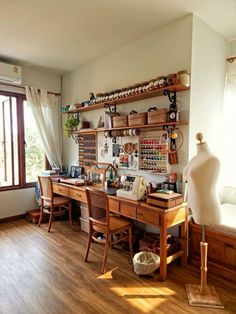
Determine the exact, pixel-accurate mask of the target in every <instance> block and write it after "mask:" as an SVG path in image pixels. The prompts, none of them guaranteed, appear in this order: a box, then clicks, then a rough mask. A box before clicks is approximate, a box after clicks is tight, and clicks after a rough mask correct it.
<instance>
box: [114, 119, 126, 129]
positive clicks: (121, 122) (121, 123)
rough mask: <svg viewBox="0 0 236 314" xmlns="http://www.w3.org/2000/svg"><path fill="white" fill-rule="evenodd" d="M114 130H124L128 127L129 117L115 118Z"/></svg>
mask: <svg viewBox="0 0 236 314" xmlns="http://www.w3.org/2000/svg"><path fill="white" fill-rule="evenodd" d="M112 119H113V128H122V127H125V126H128V119H127V116H116V117H113V118H112Z"/></svg>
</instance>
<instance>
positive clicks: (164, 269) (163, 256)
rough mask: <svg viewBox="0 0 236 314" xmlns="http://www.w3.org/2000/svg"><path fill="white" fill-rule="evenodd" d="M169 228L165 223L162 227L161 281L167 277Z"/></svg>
mask: <svg viewBox="0 0 236 314" xmlns="http://www.w3.org/2000/svg"><path fill="white" fill-rule="evenodd" d="M166 259H167V228H166V226H165V221H163V222H162V223H161V226H160V281H164V280H166V277H167V261H166Z"/></svg>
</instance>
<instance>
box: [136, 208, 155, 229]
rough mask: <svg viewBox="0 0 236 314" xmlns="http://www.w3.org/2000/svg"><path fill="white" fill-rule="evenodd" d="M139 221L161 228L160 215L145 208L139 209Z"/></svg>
mask: <svg viewBox="0 0 236 314" xmlns="http://www.w3.org/2000/svg"><path fill="white" fill-rule="evenodd" d="M137 220H139V221H142V222H145V223H148V224H151V225H155V226H159V220H160V219H159V214H158V213H155V212H152V211H150V210H147V209H144V208H138V210H137Z"/></svg>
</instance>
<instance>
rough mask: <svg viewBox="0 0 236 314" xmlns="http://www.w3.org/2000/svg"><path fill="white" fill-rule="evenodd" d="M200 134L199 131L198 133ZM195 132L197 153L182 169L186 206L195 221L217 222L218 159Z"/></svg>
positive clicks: (202, 222)
mask: <svg viewBox="0 0 236 314" xmlns="http://www.w3.org/2000/svg"><path fill="white" fill-rule="evenodd" d="M200 134H201V133H200ZM200 134H199V133H198V134H197V139H198V140H200V143H198V144H197V154H196V156H194V157H193V158H192V159H191V160H190V161H189V163H188V164H187V166H186V167H185V169H184V177H185V178H186V179H187V182H188V207H189V208H190V209H191V211H192V214H193V219H194V221H195V223H197V224H199V225H211V224H219V223H220V221H221V217H220V202H219V198H218V197H217V192H216V185H217V180H218V177H219V172H220V161H219V159H218V158H217V157H216V156H214V154H213V153H212V152H211V151H210V149H209V147H208V145H207V143H206V142H202V134H201V135H200Z"/></svg>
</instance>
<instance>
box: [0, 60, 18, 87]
mask: <svg viewBox="0 0 236 314" xmlns="http://www.w3.org/2000/svg"><path fill="white" fill-rule="evenodd" d="M0 82H4V83H12V84H21V82H22V70H21V67H19V66H18V65H12V64H8V63H3V62H0Z"/></svg>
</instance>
